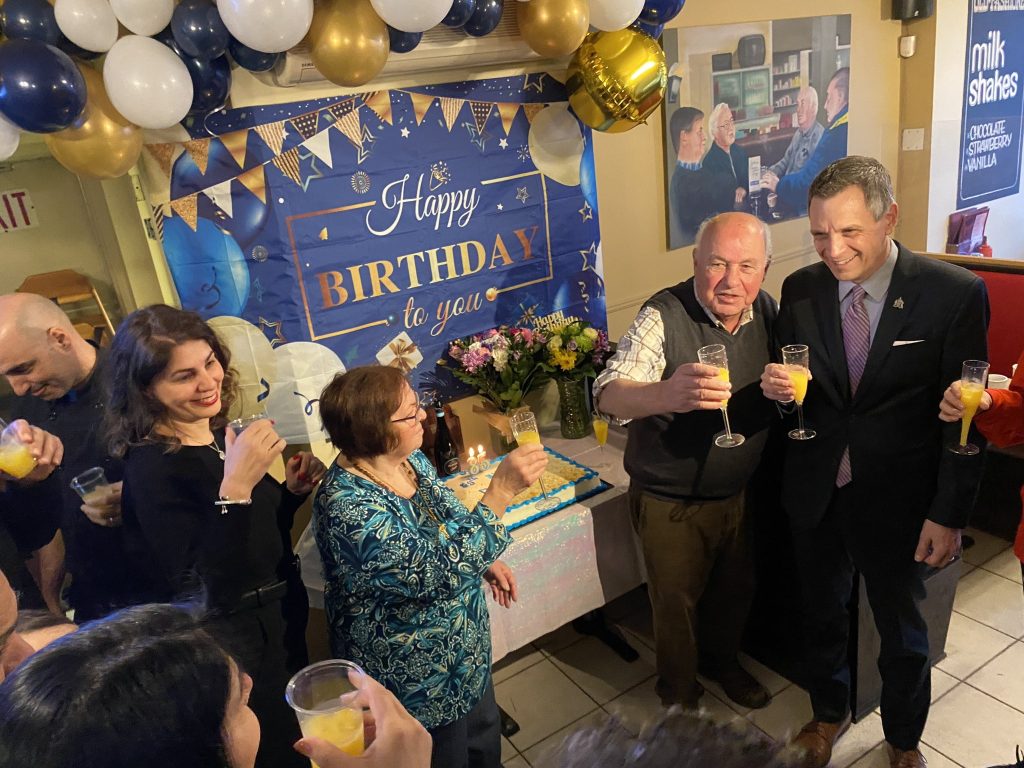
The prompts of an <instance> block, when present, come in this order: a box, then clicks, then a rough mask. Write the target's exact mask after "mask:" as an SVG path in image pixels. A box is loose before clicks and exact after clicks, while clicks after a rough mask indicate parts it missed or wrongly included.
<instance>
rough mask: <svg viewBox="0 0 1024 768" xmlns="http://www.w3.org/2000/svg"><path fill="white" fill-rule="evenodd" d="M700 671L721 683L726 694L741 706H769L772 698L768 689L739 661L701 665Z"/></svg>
mask: <svg viewBox="0 0 1024 768" xmlns="http://www.w3.org/2000/svg"><path fill="white" fill-rule="evenodd" d="M700 673H701V674H702V675H704V677H706V678H708V679H709V680H714V681H715V682H716V683H718V684H719V685H721V686H722V690H723V691H725V695H726V696H728V697H729V698H730V699H732V700H733V701H735V702H736V703H737V704H739V705H741V706H744V707H749V708H750V709H761V708H762V707H767V706H768V703H769V702H770V701H771V700H772V695H771V694H770V693H768V689H767V688H765V687H764V686H763V685H761V684H760V683H759V682H757V680H756V679H755V678H754V676H753V675H751V674H750V673H749V672H747V670H745V669H744V668H743V667H741V666H740V665H739V663H736V664H729V665H727V666H724V667H709V668H705V667H701V669H700Z"/></svg>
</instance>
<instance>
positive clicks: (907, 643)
mask: <svg viewBox="0 0 1024 768" xmlns="http://www.w3.org/2000/svg"><path fill="white" fill-rule="evenodd" d="M808 194H809V198H810V228H811V236H812V237H813V239H814V247H815V249H816V250H817V252H818V255H819V256H820V257H821V263H820V264H814V265H812V266H809V267H804V268H803V269H798V270H797V271H796V272H794V273H793V274H791V275H790V276H789V277H787V278H786V280H785V282H784V283H783V284H782V302H781V307H780V309H779V318H778V321H777V322H776V324H775V344H774V348H775V349H776V350H778V349H779V348H781V347H782V346H783V345H786V344H806V345H807V346H808V347H810V370H811V373H812V374H813V379H811V382H810V385H809V389H808V390H807V396H806V399H805V400H804V404H803V410H804V417H805V419H806V422H807V423H808V424H809V425H810V426H812V427H813V428H814V429H815V430H816V432H817V436H816V437H815V438H814V439H813V440H806V441H798V440H794V441H791V442H790V443H789V445H788V446H787V447H786V456H785V464H784V468H783V474H782V502H783V506H784V507H785V509H786V513H787V515H788V517H789V521H790V528H791V531H792V536H793V547H794V553H795V555H796V564H797V571H798V573H799V575H800V587H801V599H802V602H803V621H804V624H805V627H804V632H803V637H804V638H805V639H806V649H805V656H804V659H805V662H806V667H807V669H806V675H805V679H806V681H807V689H808V691H809V693H810V696H811V706H812V708H813V712H814V717H813V719H812V720H811V721H810V722H809V723H807V724H806V725H805V726H804V727H803V729H802V730H801V731H800V733H799V734H798V735H797V737H796V739H795V743H796V744H797V745H799V746H800V747H802V748H803V749H804V750H805V752H806V760H805V762H804V765H805V766H806V768H824V766H826V765H827V764H828V762H829V760H830V758H831V755H832V748H833V746H834V744H835V742H836V740H837V739H838V738H839V737H840V736H842V734H843V733H844V731H845V730H846V729H847V728H848V727H849V725H850V668H849V662H848V658H849V657H848V653H847V651H848V649H849V642H850V612H849V607H848V601H849V598H850V595H851V594H852V592H853V590H854V589H855V582H854V575H855V574H856V573H859V574H860V578H861V579H862V580H863V584H864V589H865V590H866V592H867V597H868V602H869V603H870V606H871V611H872V613H873V614H874V620H875V626H876V627H877V629H878V634H879V636H880V638H881V648H880V653H879V658H878V671H879V673H880V675H881V678H882V711H881V714H882V729H883V731H884V732H885V740H886V747H887V750H888V752H889V760H890V764H891V765H892V766H893V768H921V767H922V766H923V765H924V757H923V756H922V755H921V752H920V751H919V749H918V743H919V741H920V738H921V734H922V732H923V731H924V726H925V722H926V720H927V718H928V707H929V701H930V686H931V683H930V676H929V674H930V668H929V660H928V655H929V651H928V626H927V624H926V623H925V620H924V618H923V616H922V614H921V601H922V600H923V599H924V596H925V584H924V578H925V575H926V573H927V571H928V570H929V569H938V568H945V567H946V566H947V565H949V564H950V563H951V562H953V561H954V560H956V559H957V558H958V557H959V556H960V535H961V530H962V529H963V527H964V526H965V525H966V524H967V518H968V515H969V514H970V511H971V507H972V506H973V504H974V498H975V494H976V492H977V488H978V482H979V480H980V479H981V469H982V463H981V458H982V457H981V456H976V457H969V456H957V455H956V454H954V453H952V452H950V451H948V450H946V448H945V445H947V444H950V443H952V442H954V441H955V440H956V435H957V434H958V430H956V428H955V427H953V426H952V425H947V426H945V427H944V426H943V424H942V422H940V421H939V420H938V419H936V418H935V410H934V409H935V403H936V402H938V401H939V400H940V399H941V397H942V390H943V387H944V386H945V382H949V381H952V380H953V379H955V378H957V377H959V375H960V369H961V364H962V363H963V361H964V360H968V359H975V360H985V359H987V348H988V345H987V341H986V328H987V327H988V318H989V310H988V297H987V294H986V291H985V283H984V282H982V280H981V279H980V278H979V277H977V276H976V275H973V274H972V273H971V272H969V271H968V270H966V269H963V268H961V267H955V266H952V265H950V264H945V263H943V262H941V261H938V260H936V259H930V258H927V257H923V256H917V255H915V254H913V253H911V252H910V251H908V250H907V249H906V248H904V247H903V246H902V245H900V244H899V243H897V242H896V241H895V240H893V238H892V235H893V231H894V229H895V228H896V221H897V217H898V212H899V208H898V207H897V205H896V200H895V197H894V195H893V190H892V179H891V178H890V176H889V173H888V171H886V169H885V167H884V166H883V165H882V164H881V163H879V162H878V161H877V160H875V159H873V158H870V157H858V156H856V155H851V156H850V157H845V158H843V159H841V160H838V161H836V162H835V163H832V164H831V165H829V166H828V167H827V168H826V169H825V170H824V171H822V172H821V174H819V175H818V177H817V178H816V179H815V180H814V183H813V184H811V188H810V191H809V193H808ZM761 388H762V390H763V391H764V393H765V395H766V396H767V397H768V398H769V399H771V400H775V401H778V402H790V401H792V400H793V399H794V396H795V389H794V387H793V385H792V383H791V381H790V378H789V375H788V372H787V371H786V369H785V368H784V367H783V366H782V365H779V364H777V363H771V364H769V365H767V366H766V367H765V370H764V373H763V375H762V377H761Z"/></svg>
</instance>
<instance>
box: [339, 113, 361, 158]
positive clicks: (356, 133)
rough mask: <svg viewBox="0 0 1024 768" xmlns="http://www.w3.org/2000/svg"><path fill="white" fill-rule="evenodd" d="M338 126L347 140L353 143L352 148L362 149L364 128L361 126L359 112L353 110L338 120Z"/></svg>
mask: <svg viewBox="0 0 1024 768" xmlns="http://www.w3.org/2000/svg"><path fill="white" fill-rule="evenodd" d="M335 125H336V126H338V130H339V131H341V132H342V134H344V136H345V138H346V139H348V140H349V141H350V142H352V146H354V147H356V148H357V149H360V148H362V146H363V138H362V135H361V134H362V128H361V127H360V125H359V112H357V111H355V110H351V111H349V112H348V113H346V114H345V115H343V116H342V117H340V118H338V122H336V123H335Z"/></svg>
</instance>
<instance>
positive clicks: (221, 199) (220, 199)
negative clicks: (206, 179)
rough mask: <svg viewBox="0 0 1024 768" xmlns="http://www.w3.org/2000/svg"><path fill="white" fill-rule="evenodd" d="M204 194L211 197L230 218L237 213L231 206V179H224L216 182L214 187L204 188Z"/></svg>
mask: <svg viewBox="0 0 1024 768" xmlns="http://www.w3.org/2000/svg"><path fill="white" fill-rule="evenodd" d="M203 194H204V195H206V196H207V197H208V198H210V200H212V201H213V204H214V205H216V206H217V207H218V208H220V209H221V210H222V211H224V213H226V214H227V215H228V218H229V219H232V218H234V216H235V214H234V212H233V211H232V208H231V179H228V180H227V181H222V182H221V183H220V184H214V185H213V186H212V187H207V188H206V189H204V190H203Z"/></svg>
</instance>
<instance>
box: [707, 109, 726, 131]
mask: <svg viewBox="0 0 1024 768" xmlns="http://www.w3.org/2000/svg"><path fill="white" fill-rule="evenodd" d="M727 109H729V105H728V104H726V103H725V102H724V101H722V102H719V103H718V104H715V108H714V109H712V110H711V116H710V117H709V118H708V133H710V134H711V135H712V136H714V135H715V131H717V130H718V121H719V120H721V119H722V115H724V114H725V111H726V110H727Z"/></svg>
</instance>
